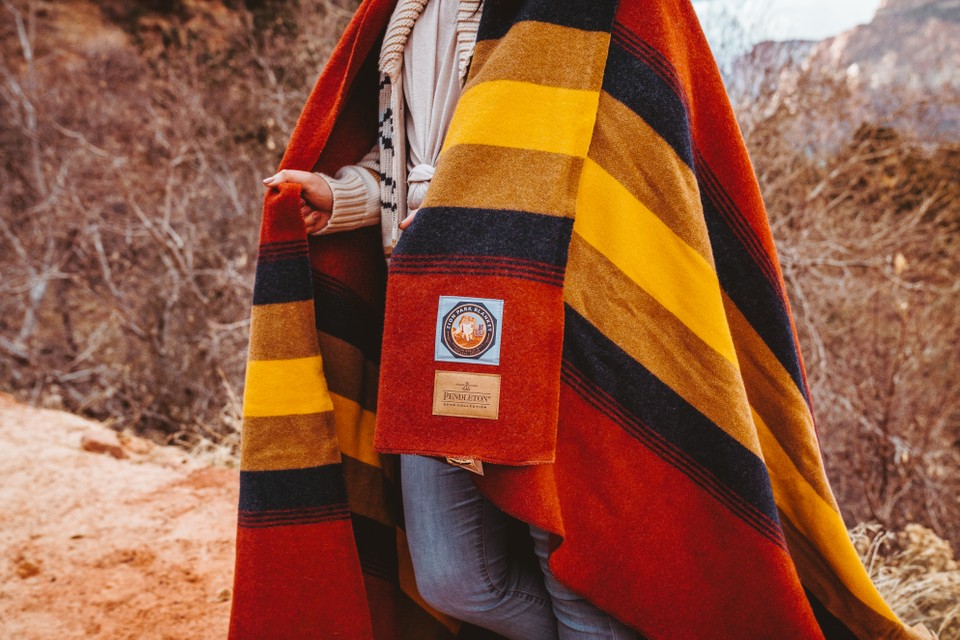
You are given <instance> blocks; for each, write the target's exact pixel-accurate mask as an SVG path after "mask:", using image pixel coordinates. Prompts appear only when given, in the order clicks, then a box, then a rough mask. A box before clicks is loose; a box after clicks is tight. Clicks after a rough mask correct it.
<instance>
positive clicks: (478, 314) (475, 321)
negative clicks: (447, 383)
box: [434, 296, 503, 366]
mask: <svg viewBox="0 0 960 640" xmlns="http://www.w3.org/2000/svg"><path fill="white" fill-rule="evenodd" d="M502 332H503V300H492V299H489V298H457V297H453V296H440V302H439V305H438V307H437V334H436V338H435V345H434V360H437V361H438V362H470V363H472V364H489V365H493V366H496V365H499V364H500V339H501V334H502Z"/></svg>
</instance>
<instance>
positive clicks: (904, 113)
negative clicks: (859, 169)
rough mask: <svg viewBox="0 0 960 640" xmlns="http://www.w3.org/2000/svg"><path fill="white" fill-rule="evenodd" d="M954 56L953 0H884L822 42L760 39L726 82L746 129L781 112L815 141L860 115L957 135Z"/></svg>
mask: <svg viewBox="0 0 960 640" xmlns="http://www.w3.org/2000/svg"><path fill="white" fill-rule="evenodd" d="M958 62H960V2H958V1H957V0H884V2H883V4H882V5H881V6H880V8H879V9H878V11H877V14H876V16H875V17H874V19H873V20H872V21H871V22H870V23H869V24H866V25H861V26H858V27H855V28H854V29H851V30H849V31H846V32H844V33H842V34H840V35H838V36H836V37H833V38H828V39H826V40H823V41H822V42H802V41H794V42H777V43H773V42H765V43H761V44H758V45H757V46H756V47H754V49H753V50H752V51H751V52H750V53H749V54H747V55H745V56H743V57H742V58H741V59H740V60H738V61H737V62H736V63H735V64H734V66H733V70H732V73H731V77H730V79H729V86H730V92H731V96H732V98H733V100H734V104H735V106H736V108H737V111H738V113H740V114H742V118H743V122H744V125H745V127H746V128H747V129H750V128H752V127H753V126H756V125H758V124H761V123H762V122H764V121H766V120H769V119H771V118H773V117H775V116H781V117H782V116H784V115H788V116H790V117H789V118H788V119H787V120H788V122H787V123H784V122H782V121H781V122H780V123H779V124H780V126H781V127H782V126H783V125H784V124H787V126H788V128H787V130H786V131H785V132H784V133H786V134H787V135H788V137H789V138H791V139H792V141H793V142H794V143H799V144H802V145H807V146H808V148H809V149H810V150H812V151H824V150H827V151H829V150H833V149H835V148H836V147H837V146H838V144H840V143H842V142H843V141H845V140H846V139H848V138H849V135H850V132H851V131H854V130H856V129H857V128H858V127H859V125H860V124H862V123H864V122H871V123H878V124H884V125H890V126H893V127H895V128H897V129H898V130H899V131H900V132H901V133H903V134H906V135H907V136H908V137H910V138H913V139H916V140H918V141H920V142H939V141H943V140H945V139H946V140H955V139H958V138H960V72H958V70H957V63H958ZM778 120H780V118H778ZM824 121H828V122H830V123H831V124H830V126H824ZM814 123H816V124H814Z"/></svg>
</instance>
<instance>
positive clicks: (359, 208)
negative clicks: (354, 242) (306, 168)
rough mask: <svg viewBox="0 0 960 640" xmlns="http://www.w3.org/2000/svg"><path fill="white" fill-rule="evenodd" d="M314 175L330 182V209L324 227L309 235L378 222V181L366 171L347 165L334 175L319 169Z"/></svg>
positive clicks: (372, 224) (371, 224) (356, 227)
mask: <svg viewBox="0 0 960 640" xmlns="http://www.w3.org/2000/svg"><path fill="white" fill-rule="evenodd" d="M317 175H319V176H320V177H321V178H323V179H324V180H326V181H327V183H328V184H329V185H330V190H331V191H332V192H333V209H332V210H331V212H330V220H329V221H328V222H327V224H326V226H325V227H323V229H320V230H319V231H316V232H314V233H312V234H311V235H315V236H319V235H325V234H328V233H337V232H338V231H350V230H352V229H359V228H360V227H369V226H374V225H378V224H380V184H379V183H378V182H377V179H376V178H375V177H374V176H373V174H372V173H371V172H370V171H369V170H367V169H364V168H361V167H359V166H355V165H350V166H346V167H343V168H342V169H340V170H339V171H337V173H336V175H334V176H328V175H327V174H325V173H320V172H317Z"/></svg>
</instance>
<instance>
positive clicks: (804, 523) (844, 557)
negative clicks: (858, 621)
mask: <svg viewBox="0 0 960 640" xmlns="http://www.w3.org/2000/svg"><path fill="white" fill-rule="evenodd" d="M753 420H754V422H755V424H756V425H757V433H758V435H759V436H760V445H761V447H762V448H763V457H764V460H765V461H766V463H767V468H768V469H769V471H770V480H771V481H772V483H773V497H774V499H775V500H776V503H777V508H779V509H780V511H782V512H783V513H784V514H785V515H786V516H787V517H788V518H789V519H790V521H791V522H793V524H794V525H795V526H796V527H797V530H798V531H799V533H800V534H801V535H802V536H803V537H804V538H806V539H807V540H809V541H810V542H811V543H812V544H813V546H814V547H816V548H817V550H818V551H819V552H820V553H821V554H822V555H823V557H824V559H826V560H827V562H828V563H829V564H830V566H831V568H832V570H833V572H834V573H836V575H837V577H838V578H840V580H841V581H842V582H843V584H844V585H845V586H846V588H847V589H848V590H849V591H850V593H851V594H853V595H854V596H855V597H856V598H857V599H859V600H860V601H861V602H863V603H864V604H865V605H867V606H868V607H870V608H871V609H873V610H874V611H876V612H877V613H879V614H880V615H882V616H883V617H885V618H887V619H889V620H893V621H897V616H896V615H895V614H894V613H893V611H891V610H890V607H889V606H888V605H887V603H886V602H884V601H883V598H882V597H881V596H880V593H879V592H878V591H877V588H876V587H875V586H874V584H873V582H871V581H870V577H869V576H868V575H867V572H866V570H865V569H864V568H863V564H862V563H861V562H860V558H859V556H857V551H856V549H854V548H853V544H852V543H851V542H850V537H849V534H848V533H847V528H846V526H844V524H843V519H842V518H841V517H840V514H839V513H838V512H837V511H836V510H835V508H834V507H833V505H831V504H830V503H828V502H827V501H826V500H824V499H823V498H821V497H820V495H819V494H818V493H817V492H816V491H815V490H814V489H813V487H811V486H810V485H809V484H808V483H807V481H806V480H804V478H803V476H802V475H801V474H800V471H799V470H798V469H797V467H796V466H794V464H793V461H792V460H790V456H788V455H787V452H786V451H784V450H783V449H782V448H781V447H780V443H778V442H777V439H776V438H774V437H773V434H772V433H771V432H770V429H769V428H768V427H767V425H766V423H764V421H763V419H762V418H761V417H760V416H759V415H758V414H757V412H756V411H754V412H753Z"/></svg>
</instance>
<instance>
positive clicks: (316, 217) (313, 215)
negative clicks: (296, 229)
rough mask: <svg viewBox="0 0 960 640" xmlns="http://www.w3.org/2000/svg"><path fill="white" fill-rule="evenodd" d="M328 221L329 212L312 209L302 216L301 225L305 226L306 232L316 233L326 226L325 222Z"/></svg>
mask: <svg viewBox="0 0 960 640" xmlns="http://www.w3.org/2000/svg"><path fill="white" fill-rule="evenodd" d="M328 222H330V214H329V213H326V212H323V211H317V210H316V209H313V210H311V211H310V213H308V214H307V215H306V216H305V217H304V218H303V226H304V227H305V228H306V230H307V233H316V232H317V231H320V230H321V229H323V228H324V227H326V226H327V223H328Z"/></svg>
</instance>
